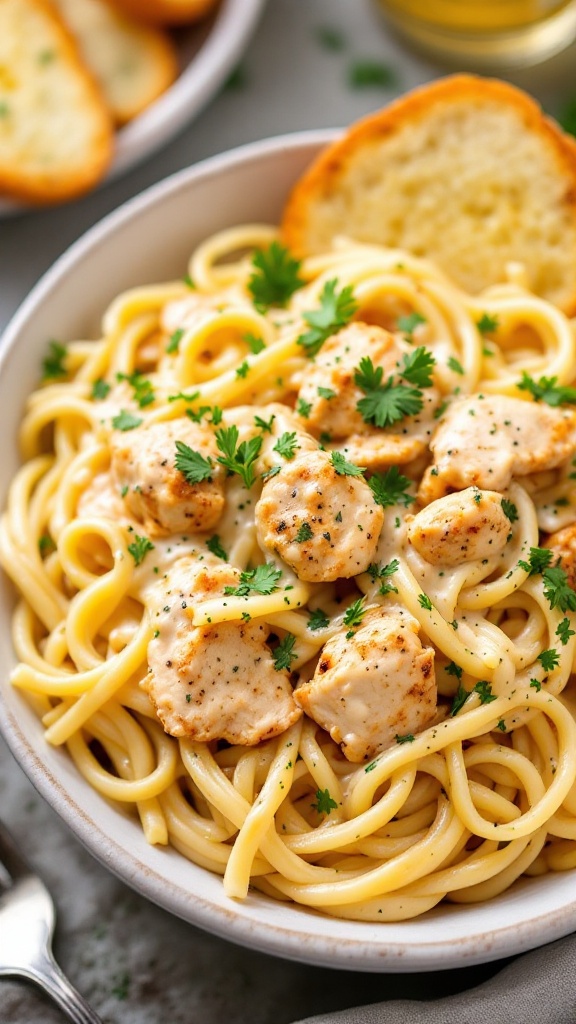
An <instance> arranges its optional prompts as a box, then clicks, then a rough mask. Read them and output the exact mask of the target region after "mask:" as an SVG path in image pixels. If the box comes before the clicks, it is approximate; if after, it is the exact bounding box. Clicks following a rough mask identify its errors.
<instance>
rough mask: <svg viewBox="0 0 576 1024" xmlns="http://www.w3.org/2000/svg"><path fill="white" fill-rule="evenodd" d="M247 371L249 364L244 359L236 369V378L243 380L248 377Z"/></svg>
mask: <svg viewBox="0 0 576 1024" xmlns="http://www.w3.org/2000/svg"><path fill="white" fill-rule="evenodd" d="M249 369H250V363H249V362H248V360H247V359H245V360H244V362H242V363H240V366H237V367H236V376H237V377H242V378H243V379H245V378H246V377H247V376H248V371H249Z"/></svg>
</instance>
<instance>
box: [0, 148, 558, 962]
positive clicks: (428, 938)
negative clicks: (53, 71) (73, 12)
mask: <svg viewBox="0 0 576 1024" xmlns="http://www.w3.org/2000/svg"><path fill="white" fill-rule="evenodd" d="M338 134H339V130H335V129H320V130H309V131H303V132H295V133H290V134H286V135H279V136H274V137H272V138H268V139H264V140H260V141H257V142H252V143H248V144H246V145H243V146H240V147H237V148H235V149H233V150H230V151H228V152H225V153H221V154H217V155H216V156H213V157H210V158H208V159H206V160H203V161H201V162H199V163H197V164H195V165H193V166H191V167H189V168H185V169H183V170H180V171H177V172H176V173H174V174H172V175H170V176H169V177H168V178H165V179H164V180H162V181H160V182H157V183H156V184H154V185H152V186H150V187H149V188H147V189H146V190H145V191H144V192H142V193H140V194H139V195H137V196H135V197H133V198H132V199H130V200H128V201H127V202H126V203H124V204H122V205H121V206H120V207H119V208H117V209H116V210H114V211H112V212H111V213H109V214H107V215H106V216H105V217H104V218H103V219H102V220H101V221H99V222H98V223H96V224H95V225H93V226H92V227H91V228H90V229H89V230H88V231H87V232H86V233H85V234H83V235H82V236H81V237H80V238H79V239H77V240H76V241H75V242H74V243H73V244H72V245H71V246H70V247H69V248H68V249H67V250H66V251H65V252H64V253H63V254H62V255H61V256H60V257H59V258H58V259H57V260H56V262H55V263H54V264H53V265H52V267H51V268H50V269H48V270H47V271H46V272H45V274H44V275H43V276H42V277H41V278H40V280H39V281H38V282H37V284H36V285H35V286H34V287H33V289H32V290H31V292H30V293H29V295H28V296H27V298H26V299H25V300H24V301H23V303H22V304H21V306H20V307H19V309H18V310H17V311H16V313H15V314H14V316H13V317H12V319H11V320H10V322H9V324H8V325H7V327H6V328H5V331H4V333H3V335H2V338H1V339H0V380H1V378H2V375H3V371H4V369H5V367H6V365H7V362H8V360H9V359H10V356H11V355H15V353H16V352H17V342H18V339H19V336H20V334H21V332H22V331H24V330H25V328H26V324H27V322H28V320H29V318H31V317H32V316H33V315H34V314H35V312H36V311H37V310H38V308H39V307H41V306H42V303H43V302H44V300H45V299H46V297H47V296H48V295H49V294H50V293H51V292H52V290H53V289H54V288H57V287H58V286H59V284H61V283H62V282H65V280H66V276H67V273H68V271H69V270H70V269H71V268H72V267H73V266H74V264H75V262H76V261H77V260H78V259H79V258H80V257H81V258H86V257H88V256H90V255H91V254H94V253H96V252H97V250H98V249H99V248H100V247H101V246H103V245H105V244H106V243H107V242H109V241H110V239H111V238H112V237H113V236H114V233H115V232H117V231H121V230H122V228H123V227H124V226H125V225H127V224H129V223H130V222H132V221H133V220H134V219H135V218H137V217H138V216H139V215H140V214H141V213H142V212H143V211H145V210H147V209H150V208H153V207H156V206H157V205H158V206H161V205H162V204H163V203H164V202H166V201H168V200H170V199H173V198H174V197H176V196H177V194H178V192H179V191H182V192H183V193H186V192H187V191H188V189H190V188H192V189H194V187H195V186H196V185H198V184H201V183H206V182H207V181H211V180H212V179H214V178H216V177H218V176H219V175H222V174H227V173H229V172H230V171H234V170H235V169H237V168H238V167H239V166H245V165H246V166H247V165H253V164H254V163H258V162H260V161H262V160H263V159H264V158H273V159H281V158H282V157H283V156H286V155H289V154H290V153H296V151H298V150H302V151H306V152H307V153H308V151H309V156H310V158H312V156H313V155H314V154H315V153H316V152H317V151H318V150H319V149H320V147H322V146H323V145H325V144H326V143H327V142H330V141H332V140H333V139H334V138H336V137H337V135H338ZM6 685H7V686H8V685H9V684H6ZM0 730H1V731H2V733H3V735H4V738H5V740H6V742H7V744H8V747H9V749H10V750H11V752H12V754H13V756H14V757H15V759H16V760H17V762H18V763H19V764H20V766H21V767H22V768H23V770H24V772H25V773H26V774H27V776H28V778H29V779H30V781H31V782H32V783H33V785H34V786H35V787H36V789H37V790H38V792H39V793H40V794H41V795H42V797H43V798H44V799H45V800H46V801H47V803H48V804H50V806H51V807H52V808H53V810H55V811H56V813H57V814H58V815H59V817H60V818H61V819H62V820H63V821H64V822H65V824H66V825H67V826H68V827H69V828H70V830H71V831H72V832H73V833H74V835H75V836H76V838H77V839H79V840H80V842H82V843H83V845H84V846H85V847H86V848H87V849H88V851H89V852H90V853H91V854H92V855H93V856H94V857H95V859H97V860H99V861H100V862H101V863H102V864H103V865H104V866H105V867H106V868H108V870H110V871H112V873H114V874H115V875H117V876H118V877H119V878H120V879H121V880H122V881H123V882H125V883H126V884H128V885H129V886H131V887H132V888H134V889H135V890H136V891H138V892H139V893H140V894H142V895H144V896H145V897H146V898H148V899H149V900H151V902H153V903H156V904H158V905H159V906H161V907H163V908H164V909H165V910H168V911H169V912H171V913H173V914H174V915H175V916H177V917H181V918H183V919H184V920H186V921H188V922H189V923H191V924H193V925H196V926H197V927H199V928H202V929H204V930H206V931H209V932H211V933H213V934H216V935H219V936H221V937H222V938H225V939H227V940H230V941H233V942H236V943H237V944H240V945H244V946H246V947H249V948H253V949H255V950H259V951H261V952H265V953H269V954H270V953H271V954H274V955H277V956H280V957H284V958H287V959H292V960H297V961H302V962H304V963H312V964H317V965H321V966H326V967H338V968H341V969H342V968H343V969H348V970H355V971H373V972H382V973H385V972H415V971H422V970H437V969H449V968H453V967H457V966H463V965H465V964H466V965H470V964H475V963H486V962H489V961H493V960H498V959H501V958H503V957H508V956H510V955H512V954H517V953H521V952H524V951H526V950H528V949H532V948H534V947H536V946H540V945H543V944H544V943H546V942H550V941H552V940H553V939H558V938H560V937H562V936H564V935H567V934H568V933H569V932H571V931H572V930H573V929H574V927H575V925H576V893H574V895H573V896H571V895H570V876H567V875H564V876H556V880H555V884H552V885H550V884H549V882H548V883H547V885H543V884H542V882H543V881H545V880H542V879H535V880H522V881H520V882H519V883H516V886H515V890H514V893H513V895H512V896H511V897H510V899H509V898H508V894H504V896H505V897H506V899H504V897H496V899H495V900H493V901H491V903H490V904H475V905H473V912H474V917H473V925H472V927H471V926H470V925H469V924H467V921H468V919H469V915H470V909H469V907H468V906H457V905H451V906H450V907H449V910H448V911H446V909H445V907H444V908H443V910H442V911H441V912H440V913H438V912H437V910H438V908H437V909H435V910H433V911H430V912H429V913H428V914H427V915H424V917H423V918H420V919H417V920H416V922H402V923H400V924H397V925H387V924H385V923H383V924H371V923H365V922H352V921H344V920H343V919H334V918H332V917H329V916H324V915H322V914H319V913H318V912H316V911H314V910H310V909H309V908H303V907H298V906H296V905H294V904H290V905H289V907H288V910H286V905H285V904H279V905H278V915H277V916H278V920H275V919H274V917H275V915H274V913H273V912H270V916H269V917H264V918H263V917H262V916H258V913H259V909H261V908H262V906H265V907H267V908H268V910H269V909H270V905H271V904H274V907H273V910H275V909H276V904H275V901H272V900H267V899H266V898H265V897H260V896H259V895H258V894H255V895H254V896H253V898H252V899H251V900H249V901H247V902H246V903H245V904H243V905H242V906H239V905H238V904H237V903H235V902H234V901H232V900H226V899H222V900H221V901H220V902H215V901H214V900H213V899H211V898H206V896H205V895H204V893H203V889H202V886H197V887H196V888H195V889H194V888H192V890H190V891H186V890H185V888H184V887H183V885H182V883H177V882H175V881H174V879H173V878H170V877H167V875H166V873H165V872H164V870H163V869H162V868H161V867H160V865H161V864H162V863H163V864H164V865H167V864H169V862H170V859H171V858H173V857H174V856H175V857H177V858H179V860H180V861H183V860H184V858H183V857H182V856H181V855H180V854H177V853H176V851H173V850H169V851H167V852H164V853H163V856H164V858H165V859H164V861H161V859H160V857H161V855H160V854H158V853H157V851H153V852H152V853H150V855H149V856H148V855H147V859H146V863H144V862H143V859H142V858H141V857H140V856H138V854H137V852H136V851H135V850H134V849H131V848H127V846H126V845H125V844H124V845H122V843H121V842H119V840H118V839H117V838H116V837H115V836H113V835H111V834H108V833H107V832H105V831H103V829H102V827H101V825H100V824H98V823H97V822H95V821H94V820H93V818H92V817H91V816H90V812H89V811H87V810H86V808H85V807H83V806H82V805H81V802H79V801H78V799H77V798H75V797H74V796H73V795H71V793H70V792H68V791H67V790H66V788H65V786H64V785H63V783H62V781H61V779H60V778H58V777H56V775H55V774H54V772H53V771H52V770H51V768H50V766H49V765H47V764H46V763H45V762H44V761H43V759H42V756H41V755H39V754H38V751H37V750H36V749H34V746H33V742H32V740H31V739H30V738H29V737H28V736H27V735H26V731H25V728H24V726H23V724H22V721H20V720H19V715H18V714H15V713H14V711H13V710H12V709H11V707H10V706H9V704H8V703H7V702H6V699H5V695H4V694H3V693H2V692H1V687H0ZM63 756H64V757H66V755H65V754H64V755H63ZM74 771H75V769H74ZM81 781H82V784H83V786H84V787H88V784H87V783H85V782H84V780H81ZM80 789H82V786H80ZM166 858H167V859H166ZM187 863H188V862H186V864H187ZM195 870H196V871H200V873H201V875H202V877H203V878H205V876H206V875H208V874H209V873H208V872H207V871H206V870H205V869H198V868H196V869H195ZM210 877H211V878H214V877H216V876H210ZM547 878H548V880H549V879H550V878H551V876H547ZM217 881H218V884H219V885H221V882H220V879H217ZM553 882H554V880H553ZM533 883H536V884H538V883H540V886H539V888H536V886H535V885H534V884H533ZM572 888H573V886H572ZM550 892H552V895H553V897H554V898H553V899H551V900H549V899H548V896H549V893H550ZM526 894H528V897H529V898H528V900H526V899H525V896H526ZM534 894H536V898H535V899H534V908H535V909H534V910H533V911H530V910H529V911H526V910H525V909H524V904H525V903H531V899H530V897H531V896H532V897H534ZM501 906H504V909H506V908H508V909H510V908H511V909H512V912H511V913H510V914H508V915H506V914H504V915H502V914H499V913H498V910H499V907H501ZM251 907H252V909H253V910H254V912H252V910H251ZM494 907H495V908H496V910H495V912H494V911H493V908H494ZM284 918H286V919H287V921H288V924H286V922H285V921H284V920H283V919H284ZM446 921H447V922H448V927H447V929H446V930H445V934H444V935H443V934H442V923H443V922H444V923H445V922H446ZM420 932H422V938H421V939H419V938H414V934H416V935H419V934H420Z"/></svg>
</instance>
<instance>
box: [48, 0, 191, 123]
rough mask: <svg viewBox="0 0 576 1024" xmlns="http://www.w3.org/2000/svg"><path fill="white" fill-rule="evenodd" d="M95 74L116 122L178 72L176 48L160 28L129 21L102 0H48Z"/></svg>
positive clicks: (155, 94) (161, 89)
mask: <svg viewBox="0 0 576 1024" xmlns="http://www.w3.org/2000/svg"><path fill="white" fill-rule="evenodd" d="M52 2H53V3H54V4H55V6H56V8H57V10H58V11H59V13H60V14H61V15H62V18H63V19H64V21H65V22H66V25H67V26H68V28H69V29H70V30H71V32H72V33H73V35H74V37H75V39H76V42H77V43H78V46H79V49H80V53H81V55H82V58H83V60H84V61H85V62H86V64H87V66H88V68H89V69H90V71H91V72H92V73H93V75H94V77H95V78H96V79H97V81H98V83H99V85H100V87H101V89H102V92H103V95H104V98H105V100H106V102H107V104H108V106H109V108H110V110H111V112H112V116H113V118H114V120H115V122H116V124H125V123H126V122H127V121H131V120H132V118H134V117H136V116H137V115H138V114H140V113H141V112H142V111H143V110H145V108H146V107H148V106H149V105H150V104H151V103H153V102H154V100H155V99H157V98H158V96H160V95H161V94H162V93H163V92H164V91H165V90H166V89H167V88H168V87H169V86H170V85H172V82H173V81H174V80H175V78H176V76H177V74H178V61H177V56H176V47H175V45H174V43H173V42H172V40H171V38H170V36H169V35H168V34H167V33H166V32H164V31H163V30H162V29H159V28H154V27H152V26H151V25H143V24H141V23H139V22H136V21H134V19H132V18H131V17H130V16H129V15H126V14H123V13H121V12H120V11H118V10H117V9H116V8H114V7H113V6H111V5H110V4H109V3H107V2H106V0H52Z"/></svg>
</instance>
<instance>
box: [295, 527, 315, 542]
mask: <svg viewBox="0 0 576 1024" xmlns="http://www.w3.org/2000/svg"><path fill="white" fill-rule="evenodd" d="M313 536H314V534H313V532H312V528H311V526H310V523H302V525H301V526H300V527H299V528H298V533H297V534H296V536H295V538H294V540H295V541H296V543H297V544H303V543H304V542H305V541H307V540H312V537H313Z"/></svg>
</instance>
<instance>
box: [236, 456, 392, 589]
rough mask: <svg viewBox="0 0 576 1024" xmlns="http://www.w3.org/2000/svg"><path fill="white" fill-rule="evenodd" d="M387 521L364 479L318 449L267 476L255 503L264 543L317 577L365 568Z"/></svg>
mask: <svg viewBox="0 0 576 1024" xmlns="http://www.w3.org/2000/svg"><path fill="white" fill-rule="evenodd" d="M383 521H384V513H383V510H382V508H381V507H380V505H377V504H376V502H375V501H374V498H373V495H372V491H371V490H370V488H369V487H368V484H367V483H366V482H365V480H364V479H363V478H362V477H358V476H347V475H345V474H343V473H338V472H337V470H336V468H335V465H334V463H333V461H332V458H331V456H330V455H329V454H328V452H324V451H321V450H320V449H317V450H316V451H312V452H307V453H306V454H303V455H301V456H300V457H297V458H294V459H293V460H292V461H290V462H286V463H285V464H284V465H283V466H282V468H281V470H280V472H279V473H278V474H277V475H276V476H273V477H271V478H270V479H269V480H267V481H266V483H265V484H264V488H263V490H262V496H261V498H260V500H259V502H258V504H257V505H256V528H257V534H258V541H259V543H260V545H261V547H262V548H263V549H264V550H267V551H271V552H273V553H274V554H276V555H279V557H280V558H282V559H283V560H284V561H285V562H287V564H288V565H289V566H291V568H292V569H293V570H294V572H295V573H296V575H297V576H298V578H299V579H301V580H306V581H308V582H313V583H321V582H323V581H327V580H336V579H338V578H340V577H344V578H349V577H351V576H357V575H358V573H361V572H364V571H365V570H366V569H367V568H368V566H369V565H370V563H371V562H372V561H373V560H374V557H375V554H376V548H377V545H378V537H379V535H380V530H381V529H382V523H383Z"/></svg>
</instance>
